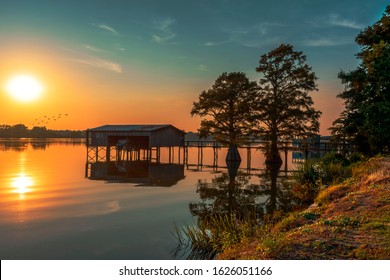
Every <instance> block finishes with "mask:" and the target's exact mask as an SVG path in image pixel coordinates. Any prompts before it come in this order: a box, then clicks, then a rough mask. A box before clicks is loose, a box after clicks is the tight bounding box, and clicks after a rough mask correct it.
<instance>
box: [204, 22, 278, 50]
mask: <svg viewBox="0 0 390 280" xmlns="http://www.w3.org/2000/svg"><path fill="white" fill-rule="evenodd" d="M278 26H280V24H277V23H271V22H263V23H257V24H254V25H251V26H233V27H230V28H224V29H223V30H222V31H223V32H224V33H226V34H227V36H228V38H227V39H226V40H224V41H217V42H212V41H209V42H206V43H204V44H203V46H206V47H214V46H219V45H223V44H226V43H230V42H232V43H236V44H239V45H242V46H245V47H250V48H258V47H261V46H264V45H269V44H274V43H275V42H279V41H280V38H279V36H274V35H272V36H269V34H270V33H272V34H275V32H270V29H271V28H272V27H278Z"/></svg>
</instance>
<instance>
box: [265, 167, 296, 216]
mask: <svg viewBox="0 0 390 280" xmlns="http://www.w3.org/2000/svg"><path fill="white" fill-rule="evenodd" d="M279 171H280V165H279V164H277V165H267V168H266V169H265V170H264V173H263V174H260V175H259V177H260V185H259V189H260V192H259V194H260V196H262V197H266V200H265V201H264V202H262V203H260V204H259V207H261V208H262V209H263V210H264V214H273V213H274V212H275V211H278V210H281V211H283V212H287V211H290V209H291V203H292V201H291V195H290V191H289V186H288V184H287V182H286V177H282V176H280V175H279Z"/></svg>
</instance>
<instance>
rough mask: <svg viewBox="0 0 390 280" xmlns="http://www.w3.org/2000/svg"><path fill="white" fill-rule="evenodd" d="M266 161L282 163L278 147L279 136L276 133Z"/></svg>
mask: <svg viewBox="0 0 390 280" xmlns="http://www.w3.org/2000/svg"><path fill="white" fill-rule="evenodd" d="M265 163H266V164H281V163H282V158H281V157H280V154H279V149H278V138H277V136H276V135H273V136H272V139H271V147H270V149H269V151H268V153H267V158H266V160H265Z"/></svg>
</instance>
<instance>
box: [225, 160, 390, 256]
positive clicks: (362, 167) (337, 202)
mask: <svg viewBox="0 0 390 280" xmlns="http://www.w3.org/2000/svg"><path fill="white" fill-rule="evenodd" d="M352 173H353V174H352V177H351V178H349V179H347V180H345V181H344V182H342V183H340V184H337V185H331V186H329V187H327V188H325V189H323V190H321V191H320V193H319V194H318V196H317V197H316V199H315V202H314V204H312V205H311V206H309V207H308V208H307V209H305V210H303V211H298V212H293V213H290V214H289V215H287V216H286V217H285V218H283V219H282V220H280V221H279V222H276V223H274V224H272V225H269V226H266V227H265V228H263V229H261V230H259V232H258V233H257V235H256V236H255V237H253V238H250V239H247V240H243V241H242V242H240V243H239V244H235V245H234V246H231V247H229V248H227V249H225V250H224V251H223V252H222V253H220V254H218V256H217V258H218V259H275V260H277V259H279V260H282V259H283V260H290V259H297V260H303V259H318V260H330V259H343V260H344V259H390V226H389V225H390V157H382V158H372V159H370V160H368V161H367V162H364V163H361V164H359V165H358V166H356V167H355V168H354V169H353V172H352Z"/></svg>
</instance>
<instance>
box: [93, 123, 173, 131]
mask: <svg viewBox="0 0 390 280" xmlns="http://www.w3.org/2000/svg"><path fill="white" fill-rule="evenodd" d="M166 127H173V128H175V129H177V130H179V129H178V128H176V127H174V126H172V125H170V124H131V125H103V126H99V127H95V128H90V129H88V131H96V132H97V131H98V132H120V131H121V132H151V131H155V130H159V129H162V128H166Z"/></svg>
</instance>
